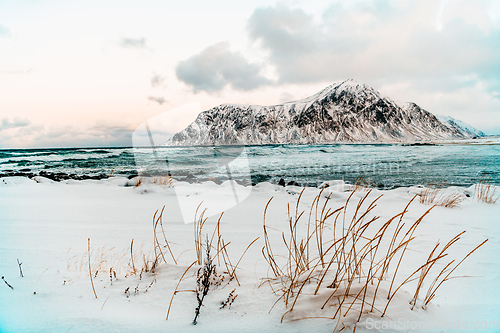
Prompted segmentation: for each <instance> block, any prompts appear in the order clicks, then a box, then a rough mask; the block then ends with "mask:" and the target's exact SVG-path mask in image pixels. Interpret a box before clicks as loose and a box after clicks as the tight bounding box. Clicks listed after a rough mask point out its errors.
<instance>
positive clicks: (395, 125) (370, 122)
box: [165, 80, 480, 146]
mask: <svg viewBox="0 0 500 333" xmlns="http://www.w3.org/2000/svg"><path fill="white" fill-rule="evenodd" d="M476 131H477V130H476ZM477 132H480V131H477ZM477 132H474V133H477ZM474 135H475V134H473V132H471V131H470V130H465V129H463V128H461V127H458V126H451V125H450V123H448V122H442V121H440V120H439V119H438V118H436V116H434V115H433V114H432V113H430V112H428V111H425V110H423V109H422V108H420V107H419V106H418V105H416V104H415V103H406V104H404V105H400V104H398V103H396V102H394V101H393V100H391V99H389V98H387V97H384V96H382V95H381V94H380V93H379V92H377V91H376V90H374V89H373V88H371V87H369V86H367V85H364V84H358V83H356V82H355V81H353V80H347V81H344V82H341V83H335V84H332V85H330V86H329V87H327V88H325V89H323V90H322V91H320V92H319V93H317V94H315V95H313V96H311V97H308V98H305V99H303V100H299V101H294V102H288V103H284V104H281V105H272V106H257V105H230V104H223V105H220V106H217V107H214V108H212V109H210V110H207V111H204V112H202V113H200V114H199V115H198V118H197V119H196V120H195V121H194V122H193V123H191V125H189V126H188V127H187V128H185V129H184V130H182V131H181V132H179V133H177V134H175V135H174V136H173V137H172V138H170V139H169V140H168V141H167V142H166V143H165V145H171V146H177V145H247V144H287V143H292V144H322V143H378V142H415V141H427V140H443V139H461V138H470V137H472V136H474Z"/></svg>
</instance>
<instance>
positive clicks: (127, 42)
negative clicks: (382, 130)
mask: <svg viewBox="0 0 500 333" xmlns="http://www.w3.org/2000/svg"><path fill="white" fill-rule="evenodd" d="M120 46H122V47H125V48H130V49H145V48H147V46H146V38H144V37H141V38H122V39H121V40H120Z"/></svg>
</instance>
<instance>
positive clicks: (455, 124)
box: [436, 115, 485, 137]
mask: <svg viewBox="0 0 500 333" xmlns="http://www.w3.org/2000/svg"><path fill="white" fill-rule="evenodd" d="M436 118H437V119H438V120H439V121H440V122H442V123H443V124H445V125H446V126H448V127H451V128H456V129H458V130H459V131H462V132H465V133H468V134H469V136H471V137H482V136H485V134H484V133H483V132H482V131H480V130H478V129H476V128H474V127H472V126H471V125H469V124H466V123H464V122H463V121H460V120H458V119H455V118H452V117H449V116H441V115H436Z"/></svg>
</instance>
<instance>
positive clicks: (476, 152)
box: [0, 144, 500, 188]
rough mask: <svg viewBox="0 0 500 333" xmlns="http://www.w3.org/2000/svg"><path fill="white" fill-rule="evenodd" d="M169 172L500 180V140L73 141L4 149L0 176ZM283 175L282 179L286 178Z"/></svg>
mask: <svg viewBox="0 0 500 333" xmlns="http://www.w3.org/2000/svg"><path fill="white" fill-rule="evenodd" d="M139 174H142V175H171V176H172V177H173V178H174V179H176V180H178V181H188V182H202V181H208V180H212V181H214V182H216V183H220V182H223V181H225V180H228V179H233V180H235V181H238V182H240V183H245V184H248V185H250V183H253V184H257V183H260V182H264V181H268V182H271V183H275V184H277V183H279V182H280V180H281V179H283V181H284V182H285V183H286V184H288V183H289V182H292V181H293V182H296V183H297V184H299V185H301V186H318V185H319V184H321V183H322V182H323V181H327V180H337V179H342V180H344V181H346V182H351V183H352V182H355V181H356V179H359V177H364V178H365V181H369V182H370V183H372V184H374V185H376V186H378V187H383V188H395V187H400V186H412V185H419V184H421V185H427V184H429V183H441V182H444V183H445V184H446V185H447V186H453V185H456V186H470V185H472V184H475V183H477V182H479V181H480V180H481V178H486V179H489V180H490V181H491V182H492V183H494V184H497V185H500V146H499V145H449V144H445V145H399V144H379V145H370V144H332V145H266V146H232V147H157V148H132V147H121V148H70V149H3V150H0V177H7V176H25V177H30V178H32V177H34V176H44V177H47V178H51V179H54V180H64V179H102V178H108V177H110V176H125V177H129V178H132V177H134V176H137V175H139ZM283 181H282V182H283Z"/></svg>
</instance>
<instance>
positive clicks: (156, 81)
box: [151, 73, 165, 88]
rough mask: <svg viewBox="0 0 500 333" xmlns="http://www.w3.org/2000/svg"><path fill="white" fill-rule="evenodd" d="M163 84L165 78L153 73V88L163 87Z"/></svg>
mask: <svg viewBox="0 0 500 333" xmlns="http://www.w3.org/2000/svg"><path fill="white" fill-rule="evenodd" d="M163 82H165V78H164V77H162V76H161V75H159V74H156V73H153V76H152V77H151V87H153V88H156V87H159V86H161V85H163Z"/></svg>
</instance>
